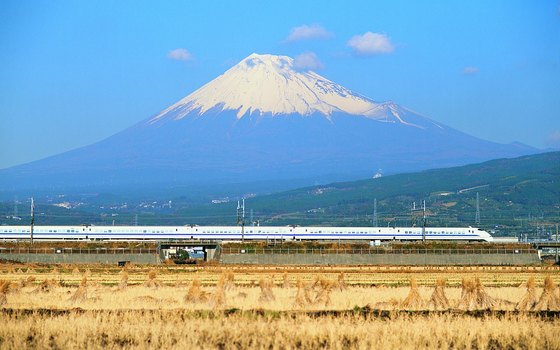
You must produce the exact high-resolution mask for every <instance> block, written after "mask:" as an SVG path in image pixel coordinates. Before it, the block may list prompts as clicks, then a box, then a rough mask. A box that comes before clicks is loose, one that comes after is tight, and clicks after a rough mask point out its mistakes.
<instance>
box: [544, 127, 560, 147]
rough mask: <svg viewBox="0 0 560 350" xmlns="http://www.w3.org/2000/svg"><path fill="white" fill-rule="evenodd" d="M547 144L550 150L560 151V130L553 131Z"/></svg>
mask: <svg viewBox="0 0 560 350" xmlns="http://www.w3.org/2000/svg"><path fill="white" fill-rule="evenodd" d="M545 144H546V145H547V146H548V147H550V148H558V149H560V130H556V131H553V132H552V133H551V134H550V135H548V138H547V139H546V143H545Z"/></svg>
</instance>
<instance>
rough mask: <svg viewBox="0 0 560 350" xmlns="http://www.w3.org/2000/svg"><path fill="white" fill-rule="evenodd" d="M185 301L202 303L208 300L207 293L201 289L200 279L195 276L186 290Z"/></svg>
mask: <svg viewBox="0 0 560 350" xmlns="http://www.w3.org/2000/svg"><path fill="white" fill-rule="evenodd" d="M184 301H185V303H204V302H206V301H208V295H207V294H206V292H204V291H203V290H202V287H201V283H200V280H199V279H198V278H195V279H194V280H193V281H192V283H191V286H190V287H189V290H188V291H187V295H185V298H184Z"/></svg>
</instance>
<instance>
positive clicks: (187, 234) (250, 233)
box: [0, 225, 493, 242]
mask: <svg viewBox="0 0 560 350" xmlns="http://www.w3.org/2000/svg"><path fill="white" fill-rule="evenodd" d="M422 230H423V228H422V227H310V226H245V227H244V228H243V232H242V228H241V227H240V226H195V225H190V226H91V225H84V226H34V227H33V239H34V240H46V241H58V240H120V241H123V240H128V241H141V240H151V241H161V240H193V239H194V240H198V239H203V240H241V239H246V240H267V239H269V240H270V239H279V240H285V241H296V240H371V241H373V240H383V241H386V240H401V241H415V240H421V239H422V238H423V235H425V238H426V239H427V240H446V241H449V240H451V241H484V242H492V241H493V238H492V236H490V234H489V233H488V232H486V231H483V230H480V229H478V228H474V227H467V228H463V227H426V228H425V232H424V233H423V232H422ZM30 236H31V227H30V226H0V240H20V239H30Z"/></svg>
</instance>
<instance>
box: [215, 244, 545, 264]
mask: <svg viewBox="0 0 560 350" xmlns="http://www.w3.org/2000/svg"><path fill="white" fill-rule="evenodd" d="M220 261H221V262H222V263H224V264H274V265H276V264H280V265H282V264H284V265H337V264H344V265H377V264H382V265H529V264H539V263H540V258H539V256H538V252H537V251H536V250H535V249H502V248H486V247H485V248H471V249H469V248H467V249H455V248H442V249H422V248H418V249H416V248H412V249H383V248H345V249H327V248H317V249H315V248H248V249H244V248H228V247H224V248H222V252H221V257H220Z"/></svg>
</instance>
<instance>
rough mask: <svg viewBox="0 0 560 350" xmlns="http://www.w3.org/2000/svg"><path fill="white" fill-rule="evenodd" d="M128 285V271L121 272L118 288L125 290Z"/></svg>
mask: <svg viewBox="0 0 560 350" xmlns="http://www.w3.org/2000/svg"><path fill="white" fill-rule="evenodd" d="M126 287H128V272H126V271H125V270H123V271H122V272H121V281H120V282H119V290H125V289H126Z"/></svg>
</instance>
